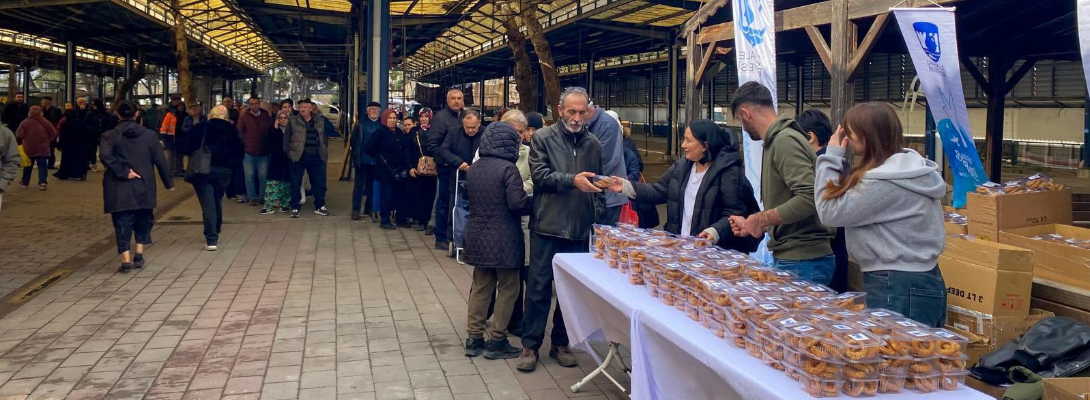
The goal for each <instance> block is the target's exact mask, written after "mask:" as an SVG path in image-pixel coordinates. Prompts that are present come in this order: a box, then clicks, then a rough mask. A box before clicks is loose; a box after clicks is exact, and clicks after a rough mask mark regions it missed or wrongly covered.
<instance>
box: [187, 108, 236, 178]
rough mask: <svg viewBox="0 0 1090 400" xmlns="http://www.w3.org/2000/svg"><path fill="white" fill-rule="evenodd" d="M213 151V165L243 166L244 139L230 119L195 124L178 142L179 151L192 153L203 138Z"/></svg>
mask: <svg viewBox="0 0 1090 400" xmlns="http://www.w3.org/2000/svg"><path fill="white" fill-rule="evenodd" d="M202 138H205V141H204V144H205V146H208V150H209V151H211V152H212V167H213V168H227V169H232V168H235V167H241V166H242V154H243V152H242V139H241V138H240V137H239V135H238V129H235V125H234V124H232V123H231V121H229V120H223V119H219V118H212V119H209V120H208V121H207V122H202V123H199V124H197V125H194V126H193V128H190V129H189V134H188V135H186V137H185V138H183V139H182V141H181V142H180V143H179V144H178V151H180V152H181V153H182V154H185V155H187V156H188V155H192V154H193V152H194V151H197V149H199V148H200V147H201V139H202Z"/></svg>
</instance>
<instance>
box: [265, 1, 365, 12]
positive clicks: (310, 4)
mask: <svg viewBox="0 0 1090 400" xmlns="http://www.w3.org/2000/svg"><path fill="white" fill-rule="evenodd" d="M265 3H266V4H275V5H280V6H292V7H302V8H310V9H313V10H322V11H336V12H344V13H347V12H352V3H349V2H348V0H265Z"/></svg>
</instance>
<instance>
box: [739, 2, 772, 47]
mask: <svg viewBox="0 0 1090 400" xmlns="http://www.w3.org/2000/svg"><path fill="white" fill-rule="evenodd" d="M762 3H763V1H762V0H741V4H740V6H741V7H742V20H741V21H739V22H741V24H742V36H744V37H745V38H746V41H747V42H749V44H750V45H751V46H757V45H759V44H761V43H762V42H764V40H765V39H764V35H765V30H766V29H768V28H767V27H764V26H761V25H762V24H761V21H760V20H758V19H757V14H758V13H760V12H761V11H762V10H763V9H764V4H762ZM754 6H756V8H754Z"/></svg>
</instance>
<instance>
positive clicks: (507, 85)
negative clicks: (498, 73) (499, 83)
mask: <svg viewBox="0 0 1090 400" xmlns="http://www.w3.org/2000/svg"><path fill="white" fill-rule="evenodd" d="M510 79H511V75H510V74H505V75H503V107H504V108H507V106H508V105H509V104H511V97H510V95H511V94H510V91H511V81H510Z"/></svg>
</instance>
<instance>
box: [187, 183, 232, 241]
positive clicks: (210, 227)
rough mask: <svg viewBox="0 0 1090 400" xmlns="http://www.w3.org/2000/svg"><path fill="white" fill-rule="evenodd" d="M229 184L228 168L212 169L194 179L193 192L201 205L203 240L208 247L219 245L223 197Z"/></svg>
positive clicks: (221, 228)
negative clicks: (205, 174) (210, 171)
mask: <svg viewBox="0 0 1090 400" xmlns="http://www.w3.org/2000/svg"><path fill="white" fill-rule="evenodd" d="M230 182H231V170H230V169H229V168H220V167H212V173H211V174H208V175H207V176H203V177H200V178H196V179H195V180H194V181H193V190H194V191H196V192H197V202H199V203H200V204H201V217H202V219H203V220H204V240H205V243H206V244H208V245H216V244H217V243H219V239H220V231H222V230H223V196H224V194H225V192H226V190H227V185H229V184H230Z"/></svg>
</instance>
